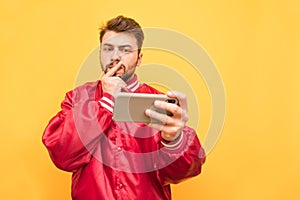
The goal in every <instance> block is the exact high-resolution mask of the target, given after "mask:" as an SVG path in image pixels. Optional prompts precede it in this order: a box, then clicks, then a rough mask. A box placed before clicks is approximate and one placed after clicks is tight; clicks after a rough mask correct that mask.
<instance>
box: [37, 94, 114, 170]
mask: <svg viewBox="0 0 300 200" xmlns="http://www.w3.org/2000/svg"><path fill="white" fill-rule="evenodd" d="M74 91H75V90H74ZM74 91H71V92H68V93H67V94H66V97H65V100H64V101H63V102H62V104H61V108H62V110H61V111H60V112H59V113H57V114H56V115H55V116H54V117H53V118H52V119H51V120H50V122H49V124H48V125H47V127H46V129H45V131H44V134H43V137H42V141H43V143H44V145H45V146H46V148H47V150H48V152H49V154H50V157H51V159H52V161H53V163H54V164H55V165H56V166H57V167H58V168H60V169H62V170H65V171H70V172H74V171H76V170H78V169H79V168H80V167H82V166H83V165H85V164H87V163H88V162H89V161H90V159H91V156H92V153H93V151H95V148H96V147H97V144H99V139H100V138H101V137H102V136H103V134H104V133H105V132H106V131H107V129H108V128H109V126H110V125H111V123H112V117H111V115H112V114H111V112H110V111H109V109H107V108H104V107H103V106H101V100H100V101H96V100H95V99H94V98H90V94H88V91H86V90H82V91H81V90H79V91H77V92H74Z"/></svg>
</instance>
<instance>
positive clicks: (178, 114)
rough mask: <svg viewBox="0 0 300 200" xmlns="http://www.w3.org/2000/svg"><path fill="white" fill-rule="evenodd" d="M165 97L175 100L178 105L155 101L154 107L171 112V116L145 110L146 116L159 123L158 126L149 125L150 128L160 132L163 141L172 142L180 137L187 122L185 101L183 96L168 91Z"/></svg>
mask: <svg viewBox="0 0 300 200" xmlns="http://www.w3.org/2000/svg"><path fill="white" fill-rule="evenodd" d="M167 96H168V97H171V98H177V99H178V102H179V105H176V104H172V103H167V102H164V101H155V102H154V106H155V107H157V108H160V109H163V110H167V111H169V112H171V113H172V114H173V116H168V115H166V114H161V113H158V112H156V111H154V110H151V109H147V110H146V115H147V116H148V117H150V118H153V119H155V120H158V121H160V122H161V123H160V124H159V123H150V124H149V126H150V127H152V128H155V129H157V130H160V131H161V136H162V138H163V139H164V140H167V141H173V140H175V139H176V138H177V137H178V136H179V135H180V133H181V131H182V129H183V127H184V126H185V124H186V122H187V121H188V110H187V99H186V95H185V94H183V93H180V92H177V91H169V92H168V93H167Z"/></svg>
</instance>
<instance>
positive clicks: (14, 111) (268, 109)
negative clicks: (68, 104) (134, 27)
mask: <svg viewBox="0 0 300 200" xmlns="http://www.w3.org/2000/svg"><path fill="white" fill-rule="evenodd" d="M118 14H124V15H126V16H130V17H133V18H135V19H136V20H137V21H138V22H140V24H141V25H142V26H143V27H153V26H155V27H162V28H168V29H172V30H176V31H179V32H181V33H183V34H185V35H187V36H189V37H191V38H193V39H194V40H195V41H197V42H198V43H199V44H201V45H202V46H203V47H204V48H205V49H206V50H207V52H208V53H209V55H210V56H211V58H212V59H213V60H214V62H215V63H216V65H217V67H218V69H219V71H220V74H221V75H222V78H223V81H224V86H225V89H226V96H227V106H226V109H227V114H226V120H225V124H224V128H223V131H222V135H221V137H220V140H219V141H218V143H217V145H216V146H215V147H214V149H213V150H212V151H211V152H210V153H209V155H208V158H207V163H206V164H205V165H204V167H203V173H202V174H201V175H200V176H198V177H196V178H194V179H191V180H188V181H186V182H184V183H181V184H179V185H176V186H173V197H174V199H175V200H180V199H203V200H205V199H207V200H216V199H228V200H248V199H249V200H250V199H251V200H252V199H257V200H258V199H261V200H281V199H300V193H299V188H300V183H299V180H300V172H299V169H300V156H299V153H300V152H299V146H300V135H299V134H300V128H299V122H300V121H299V119H300V114H299V113H300V106H299V102H300V101H299V100H300V98H299V97H300V95H299V91H300V81H299V75H300V74H299V72H300V69H299V67H300V61H299V52H300V41H299V38H300V37H299V36H300V31H299V28H298V27H299V20H300V3H298V1H296V0H294V1H293V0H285V1H271V0H262V1H258V0H254V1H253V0H245V1H238V0H232V1H226V0H223V1H203V0H194V1H192V0H186V1H163V0H151V1H142V0H139V1H138V0H130V1H119V0H116V1H99V0H98V1H96V0H93V1H83V0H78V1H74V0H73V1H71V0H65V1H61V0H51V1H49V0H47V1H37V0H27V1H21V0H4V1H3V0H2V1H1V3H0V22H1V23H0V27H1V32H0V42H1V50H0V55H1V59H0V83H1V84H0V94H1V104H0V112H1V116H0V119H1V126H0V127H1V131H0V134H1V145H0V155H1V157H0V158H1V165H0V199H26V200H27V199H28V200H29V199H30V200H40V199H43V200H47V199H49V200H53V199H58V200H65V199H70V179H71V174H70V173H66V172H63V171H60V170H58V169H56V168H55V166H54V165H53V164H52V162H51V161H50V159H49V156H48V153H47V151H46V149H45V148H44V146H43V145H42V143H41V137H42V132H43V129H44V128H45V126H46V124H47V123H48V120H49V119H50V118H51V117H52V116H53V115H54V114H55V113H56V112H57V111H58V110H59V104H60V102H61V100H62V99H63V97H64V94H65V92H66V91H68V90H70V89H72V87H74V82H75V79H76V76H77V73H78V70H79V68H80V65H81V64H82V63H83V61H84V59H85V58H86V57H87V55H88V54H89V53H90V51H91V50H92V49H93V48H94V47H95V46H96V45H97V44H98V30H97V28H98V26H99V25H100V24H101V23H102V22H103V21H106V20H107V19H110V18H111V17H114V16H116V15H118ZM145 53H146V52H145ZM157 56H158V58H160V59H161V60H164V57H163V55H161V57H160V55H159V54H157ZM150 58H151V56H149V57H148V58H147V57H145V60H147V59H148V60H149V59H150ZM168 59H169V60H168ZM166 60H167V62H168V63H172V60H170V58H167V59H166ZM177 66H178V65H177ZM175 68H176V65H175ZM158 75H159V74H158ZM191 81H192V82H193V81H195V80H193V79H191ZM193 87H195V88H197V86H194V85H193ZM203 91H204V90H203ZM204 93H205V92H204ZM206 93H207V92H206ZM201 95H202V94H200V93H197V98H199V99H201V97H202V96H201ZM204 98H206V99H207V95H206V97H204ZM205 102H206V100H205V101H204V104H203V105H205V104H207V105H208V107H209V103H205ZM203 107H204V108H203V109H202V110H200V113H201V116H203V120H204V121H205V122H207V123H205V124H208V123H209V117H207V116H206V114H207V115H209V112H208V111H209V109H207V108H206V106H203ZM190 110H192V109H191V108H190ZM205 124H204V125H203V127H204V128H199V129H200V130H201V129H203V130H205V129H206V128H205V127H206V126H208V125H205ZM199 134H200V138H201V139H203V138H204V135H201V134H203V133H199Z"/></svg>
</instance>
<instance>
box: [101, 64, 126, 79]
mask: <svg viewBox="0 0 300 200" xmlns="http://www.w3.org/2000/svg"><path fill="white" fill-rule="evenodd" d="M119 62H120V61H119V60H114V61H112V62H110V63H108V64H107V65H105V68H104V73H107V71H108V69H109V68H112V67H114V66H115V65H116V64H118V63H119ZM121 68H122V69H123V70H124V72H125V71H126V66H125V65H124V64H122V65H121ZM114 76H115V74H114Z"/></svg>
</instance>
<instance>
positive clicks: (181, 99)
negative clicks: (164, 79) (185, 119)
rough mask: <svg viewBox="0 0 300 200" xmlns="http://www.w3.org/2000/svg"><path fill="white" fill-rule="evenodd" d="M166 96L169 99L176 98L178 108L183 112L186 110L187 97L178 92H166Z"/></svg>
mask: <svg viewBox="0 0 300 200" xmlns="http://www.w3.org/2000/svg"><path fill="white" fill-rule="evenodd" d="M167 96H168V97H170V98H177V99H178V101H179V106H180V107H181V108H182V109H183V110H186V111H187V110H188V106H187V97H186V95H185V94H184V93H181V92H179V91H175V90H172V91H168V92H167Z"/></svg>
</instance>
